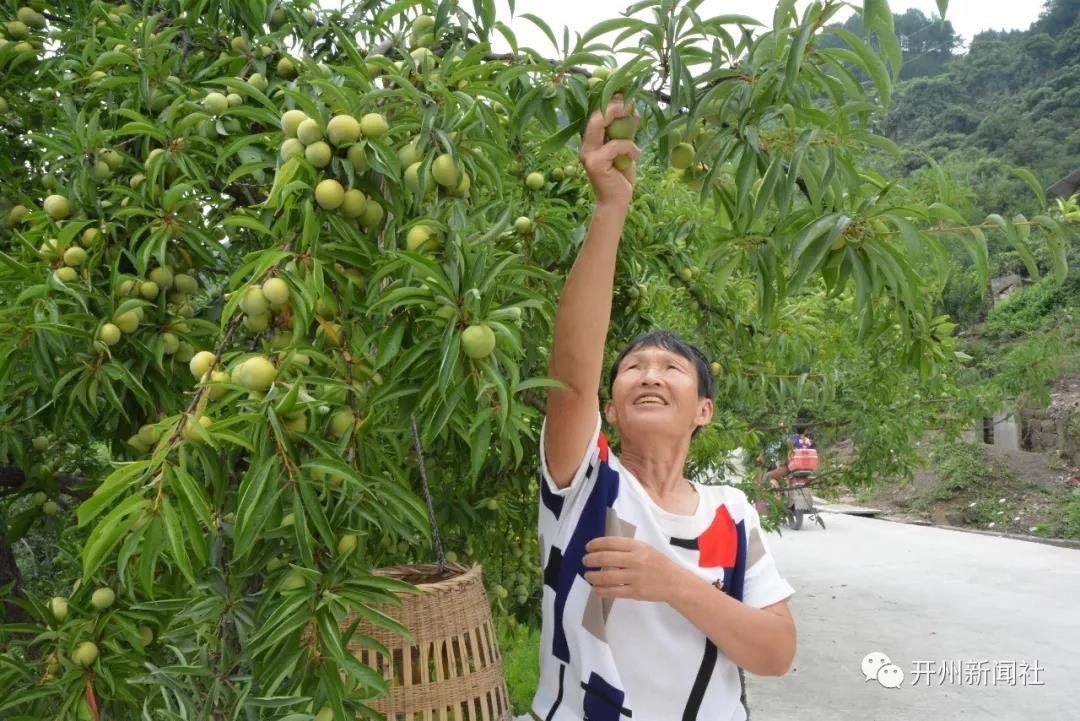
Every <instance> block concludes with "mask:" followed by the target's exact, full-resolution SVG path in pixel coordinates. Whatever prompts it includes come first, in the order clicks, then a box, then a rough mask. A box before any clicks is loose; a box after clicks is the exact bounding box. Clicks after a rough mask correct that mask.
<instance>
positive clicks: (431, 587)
mask: <svg viewBox="0 0 1080 721" xmlns="http://www.w3.org/2000/svg"><path fill="white" fill-rule="evenodd" d="M444 568H445V569H446V570H447V571H450V572H452V573H454V575H452V576H449V577H447V578H442V579H439V580H437V581H430V582H424V583H411V582H410V581H405V582H406V583H409V584H410V585H412V586H414V587H415V588H416V589H417V591H420V592H421V593H431V592H434V591H442V590H445V589H448V588H456V587H458V586H464V585H466V584H469V583H475V582H477V581H479V579H480V575H481V573H482V572H483V567H482V566H481V564H479V563H473V564H472V565H470V566H466V565H465V564H462V563H450V562H447V563H446V564H445V566H444ZM437 569H438V565H437V564H435V563H407V564H401V565H397V566H384V567H382V568H373V569H371V573H373V574H375V575H376V576H384V577H387V578H396V579H399V580H403V579H402V577H403V576H407V575H415V574H426V573H430V574H434V572H435V571H436V570H437Z"/></svg>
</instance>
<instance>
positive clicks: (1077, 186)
mask: <svg viewBox="0 0 1080 721" xmlns="http://www.w3.org/2000/svg"><path fill="white" fill-rule="evenodd" d="M1078 190H1080V168H1077V169H1076V170H1074V171H1072V172H1071V173H1069V174H1068V175H1066V176H1065V177H1064V178H1062V179H1061V180H1059V181H1058V182H1056V183H1054V184H1053V185H1051V186H1050V189H1049V192H1050V195H1053V196H1055V197H1058V198H1068V197H1069V196H1071V195H1072V194H1073V193H1075V192H1077V191H1078Z"/></svg>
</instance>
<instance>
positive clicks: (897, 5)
mask: <svg viewBox="0 0 1080 721" xmlns="http://www.w3.org/2000/svg"><path fill="white" fill-rule="evenodd" d="M855 1H856V2H858V0H855ZM321 3H322V5H323V6H324V7H338V6H339V5H340V0H321ZM461 3H462V6H463V7H471V5H472V3H471V2H470V0H461ZM630 4H631V0H516V2H515V8H514V9H515V14H516V16H517V17H515V18H513V19H511V18H510V8H509V5H508V3H507V2H506V0H496V7H497V8H498V17H499V19H500V20H502V21H503V22H506V23H507V24H508V25H509V26H510V27H511V29H513V31H514V34H515V35H516V36H517V39H518V44H519V45H525V46H528V47H531V48H533V49H535V50H537V51H539V52H541V53H549V52H550V51H551V50H552V47H551V42H550V41H549V40H548V39H547V38H546V37H545V35H544V34H543V33H542V32H541V31H540V30H538V29H537V28H536V27H535V26H534V25H533V24H532V23H530V22H529V21H527V20H522V19H521V18H520V16H521V15H522V14H523V13H533V14H535V15H537V16H539V17H541V18H543V19H544V21H545V22H547V23H548V24H549V25H551V28H552V30H553V31H554V32H555V36H556V37H557V38H558V39H559V40H560V42H561V39H562V28H563V26H564V25H565V26H569V27H570V32H571V38H572V37H573V33H574V32H584V31H585V30H587V29H588V28H590V27H592V26H593V25H595V24H596V23H598V22H600V21H601V20H607V19H609V18H613V17H617V16H618V15H619V14H620V13H621V12H622V11H623V10H625V9H626V8H627V7H629V5H630ZM809 4H810V2H809V0H799V2H797V7H799V8H800V11H801V9H802V8H804V7H806V6H807V5H809ZM889 6H890V7H891V8H892V11H893V12H894V13H902V12H904V11H905V10H907V9H908V8H917V9H919V10H921V11H923V13H924V14H926V15H930V14H931V13H935V14H936V13H937V4H936V3H935V0H893V1H892V2H890V3H889ZM1042 6H1043V0H950V2H949V9H948V12H947V13H946V14H945V17H946V19H948V20H950V21H951V22H952V24H953V27H954V28H956V31H957V32H958V33H959V34H960V36H961V37H963V38H964V42H965V44H966V43H967V42H969V41H970V40H971V38H972V37H973V36H974V35H975V34H976V33H979V32H981V31H983V30H1017V29H1019V30H1026V29H1027V27H1028V26H1029V25H1030V24H1031V23H1032V22H1034V21H1035V19H1036V18H1038V16H1039V11H1040V10H1042ZM774 7H775V2H772V1H770V0H705V2H704V3H703V5H702V8H701V11H700V14H701V15H702V16H714V15H722V14H729V13H733V14H739V15H749V16H750V17H753V18H757V19H758V20H761V21H763V22H765V23H769V21H770V20H771V18H772V12H773V8H774ZM841 17H846V15H843V16H841ZM496 36H497V37H499V36H498V34H496ZM611 37H614V36H611ZM500 40H501V38H500ZM572 43H573V40H572V39H571V44H572ZM494 50H495V51H496V52H506V51H507V50H509V46H506V45H505V44H504V46H503V47H499V45H498V44H496V45H495V48H494Z"/></svg>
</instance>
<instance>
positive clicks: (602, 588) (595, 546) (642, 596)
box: [582, 536, 684, 602]
mask: <svg viewBox="0 0 1080 721" xmlns="http://www.w3.org/2000/svg"><path fill="white" fill-rule="evenodd" d="M585 551H586V553H585V556H584V557H583V558H582V562H583V563H584V564H585V567H586V568H602V569H604V570H602V571H587V572H586V573H585V580H586V581H588V582H589V583H591V584H592V587H593V592H595V593H596V595H597V596H600V597H601V598H633V599H636V600H638V601H662V602H667V601H668V600H669V599H670V598H671V597H672V593H673V591H674V590H675V589H676V588H677V587H678V584H679V583H680V582H681V580H682V579H681V576H682V574H683V572H684V569H682V568H681V567H680V566H679V565H678V564H676V563H675V562H674V561H673V560H671V559H670V558H668V557H667V556H665V555H664V554H663V553H661V552H660V551H658V550H656V549H655V548H653V547H652V546H650V545H649V544H648V543H645V542H644V541H639V540H637V539H636V538H622V537H619V536H604V537H603V538H594V539H593V540H591V541H589V542H588V543H587V544H586V545H585Z"/></svg>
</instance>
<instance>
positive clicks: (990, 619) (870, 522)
mask: <svg viewBox="0 0 1080 721" xmlns="http://www.w3.org/2000/svg"><path fill="white" fill-rule="evenodd" d="M824 519H825V523H826V524H827V525H828V530H824V531H823V530H822V529H821V527H820V526H818V525H816V524H814V523H811V522H810V521H809V520H807V521H806V522H804V525H803V530H801V531H790V530H785V531H784V532H783V535H782V536H779V537H778V536H777V535H775V534H771V535H770V536H769V546H770V549H771V551H772V552H773V553H774V554H775V556H776V559H777V563H778V565H779V567H780V571H781V573H782V574H783V575H784V576H785V577H786V578H787V579H788V580H789V581H790V582H791V584H792V585H793V586H794V587H795V589H796V595H795V596H794V597H793V598H792V601H791V608H792V613H793V615H794V616H795V621H796V624H797V627H798V634H799V642H798V643H799V646H798V652H797V654H796V657H795V662H794V664H793V668H792V670H791V671H789V672H788V674H787V675H786V676H782V677H778V678H769V677H756V676H751V675H749V674H748V675H747V688H748V705H749V707H750V719H751V721H788V720H790V721H803V720H804V719H827V720H828V721H909V720H910V721H953V720H955V719H978V720H979V721H989V720H991V719H993V720H997V719H1002V720H1003V721H1004V720H1007V721H1057V720H1058V719H1062V720H1064V719H1080V550H1075V549H1069V548H1058V547H1055V546H1047V545H1043V544H1038V543H1030V542H1026V541H1018V540H1012V539H1007V538H995V537H992V536H985V535H979V534H969V533H960V532H957V531H951V530H945V529H938V528H930V527H925V526H915V525H906V524H901V523H892V522H889V521H884V520H875V519H872V518H860V517H855V516H848V515H840V514H835V513H826V514H825V515H824ZM874 651H877V652H882V653H884V654H886V655H888V656H889V657H890V658H891V660H892V662H893V663H894V664H896V665H897V666H899V667H900V670H901V671H902V672H903V674H904V680H903V684H902V685H901V686H900V687H899V688H885V687H883V686H882V685H881V684H880V683H879V682H878V681H877V680H875V679H872V680H869V681H866V680H864V678H865V677H864V676H863V674H862V671H861V670H860V667H861V664H862V661H863V658H864V656H866V654H868V653H870V652H874ZM946 661H951V662H953V664H952V665H953V666H956V665H958V664H964V665H967V666H975V670H974V671H972V672H970V676H969V677H968V678H966V679H965V678H964V676H963V671H961V674H960V675H959V677H958V678H957V677H951V678H950V675H951V674H950V675H944V674H943V672H942V670H941V669H942V668H943V667H944V666H945V663H944V662H946ZM971 661H975V662H976V664H975V665H973V664H970V663H969V662H971ZM979 661H986V662H987V663H986V664H985V665H984V667H985V668H988V671H989V673H988V674H984V673H981V672H979V671H978V668H977V662H979ZM916 662H925V663H923V664H922V665H921V666H920V665H919V664H917V663H916ZM931 662H932V663H933V669H934V673H933V674H932V675H930V674H927V673H925V671H926V670H927V668H928V667H929V665H930V664H931ZM1013 662H1015V664H1016V666H1017V680H1016V682H1015V685H1009V684H1008V683H1007V682H1006V681H1005V680H1004V679H1003V680H1002V681H999V682H998V683H997V684H996V685H993V683H992V682H993V680H994V676H995V675H996V674H997V673H1001V674H1005V675H1007V674H1008V673H1009V669H1010V668H1011V666H1010V664H1012V663H1013ZM1020 664H1028V665H1029V666H1034V665H1036V664H1037V665H1038V666H1039V667H1041V670H1040V671H1038V672H1037V673H1036V672H1034V671H1029V672H1028V674H1027V678H1028V684H1027V685H1023V684H1022V683H1021V680H1020V678H1019V677H1020V676H1022V675H1023V674H1022V673H1021V672H1020V669H1019V666H1020ZM917 667H918V668H919V669H921V671H922V672H921V673H918V674H916V673H915V672H916V670H917ZM916 676H917V679H916ZM985 676H989V678H985ZM916 680H917V681H918V685H913V682H914V681H916ZM1036 682H1037V683H1039V684H1041V685H1035V683H1036Z"/></svg>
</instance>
